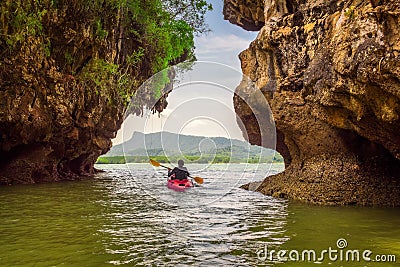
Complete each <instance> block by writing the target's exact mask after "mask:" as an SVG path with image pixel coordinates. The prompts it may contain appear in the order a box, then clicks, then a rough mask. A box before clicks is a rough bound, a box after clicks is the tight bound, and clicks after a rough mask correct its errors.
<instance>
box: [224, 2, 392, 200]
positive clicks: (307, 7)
mask: <svg viewBox="0 0 400 267" xmlns="http://www.w3.org/2000/svg"><path fill="white" fill-rule="evenodd" d="M232 2H234V4H232ZM238 2H239V1H230V0H225V6H226V10H225V12H226V14H230V15H229V16H230V17H231V18H232V17H234V15H232V14H233V13H234V12H237V11H240V10H243V9H241V8H234V9H233V8H230V7H231V6H232V5H234V6H235V7H237V6H240V5H243V6H249V5H247V4H246V1H241V2H242V3H238ZM261 7H264V22H265V26H263V27H262V29H261V30H260V32H259V35H258V37H257V39H256V40H254V41H253V42H252V43H251V44H250V47H249V48H248V49H247V50H245V51H243V52H242V53H241V54H240V59H241V62H242V70H243V73H244V74H245V75H247V76H248V77H250V79H251V80H252V81H254V82H255V83H256V85H257V86H258V88H260V90H261V91H262V92H263V93H264V95H265V97H266V98H267V99H268V101H269V104H270V106H271V109H272V112H273V115H274V118H275V122H276V128H277V150H278V152H280V153H281V154H282V155H283V156H284V158H285V165H286V170H285V171H284V172H283V173H281V174H278V175H275V176H271V177H268V178H266V179H265V180H264V182H263V183H262V185H261V186H260V187H259V188H258V190H259V191H261V192H263V193H265V194H269V195H273V196H277V197H288V198H293V199H299V200H303V201H307V202H313V203H321V204H329V205H330V204H332V205H333V204H361V205H395V206H399V205H400V132H399V129H400V119H399V115H400V2H399V1H397V0H381V1H364V0H354V1H347V0H346V1H341V0H336V1H327V0H326V1H324V0H321V1H311V0H266V1H264V3H259V7H258V8H261ZM256 9H257V8H255V7H253V10H256ZM253 13H254V11H253V12H247V13H244V14H237V15H236V17H237V18H238V21H236V22H235V21H233V20H230V21H231V22H232V21H233V22H234V23H236V24H238V25H240V26H242V25H243V23H242V21H243V19H242V17H246V18H247V20H246V21H251V20H252V18H253V16H249V15H248V14H253ZM253 24H254V26H255V25H259V22H258V21H254V22H253ZM245 28H248V27H245ZM234 102H235V109H236V112H237V114H238V115H239V117H240V118H242V121H244V122H246V123H245V127H246V129H243V130H246V131H248V136H249V137H250V138H249V139H250V140H249V141H250V142H251V143H253V144H258V142H259V131H260V129H258V128H257V127H255V125H257V122H256V121H255V119H254V116H253V115H252V114H251V111H250V112H249V109H248V108H246V104H245V103H244V102H243V101H242V100H241V99H238V98H237V97H235V99H234Z"/></svg>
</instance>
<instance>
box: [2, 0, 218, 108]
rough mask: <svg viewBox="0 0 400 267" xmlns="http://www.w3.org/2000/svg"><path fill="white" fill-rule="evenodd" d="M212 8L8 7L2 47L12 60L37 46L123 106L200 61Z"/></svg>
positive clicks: (176, 4) (41, 3) (115, 3)
mask: <svg viewBox="0 0 400 267" xmlns="http://www.w3.org/2000/svg"><path fill="white" fill-rule="evenodd" d="M211 9H212V6H211V5H210V4H208V3H207V2H206V1H203V0H185V1H174V0H149V1H142V0H72V1H62V0H32V1H24V0H12V1H11V0H6V1H1V4H0V31H1V32H0V48H1V51H3V53H10V54H12V53H14V52H15V51H18V50H21V49H24V48H25V47H29V46H30V45H31V44H32V43H39V44H40V45H41V49H42V53H43V55H44V56H45V57H50V58H52V59H54V60H55V61H56V62H57V63H58V64H57V65H58V66H59V67H60V68H61V69H62V71H63V72H64V73H67V74H69V75H71V76H72V77H74V78H75V79H76V80H77V82H78V84H79V85H80V86H82V87H83V88H85V89H87V90H90V91H91V93H95V94H97V95H99V94H100V95H103V96H105V97H107V98H108V99H109V101H110V102H112V103H114V104H118V103H119V102H122V103H124V102H126V101H127V100H129V99H130V96H131V95H132V94H133V93H134V89H135V88H137V87H138V86H139V85H140V84H141V83H142V81H143V78H145V77H150V76H151V75H152V74H154V73H156V72H159V71H161V70H162V69H164V68H166V67H168V66H169V65H171V64H176V63H178V62H181V61H183V60H187V59H194V54H193V48H194V42H193V38H194V34H201V33H204V32H206V31H207V25H206V24H205V23H204V15H205V12H206V11H207V10H211ZM71 11H72V12H73V14H72V13H71V14H68V13H69V12H71ZM71 16H72V17H73V20H72V21H68V20H71ZM60 22H62V23H63V25H62V27H60V28H58V29H56V26H55V25H56V24H57V23H60ZM74 23H79V24H80V26H78V27H77V26H76V25H73V24H74ZM78 48H80V49H78ZM82 49H83V50H82ZM111 50H112V51H113V52H111ZM110 52H111V53H110ZM164 82H165V84H167V83H168V82H169V79H168V78H167V79H165V80H164ZM165 84H164V85H165ZM160 87H161V86H160ZM154 90H156V92H153V93H151V92H149V94H150V95H152V97H153V98H154V99H156V100H157V99H158V98H160V97H161V96H162V92H161V89H160V88H155V89H154Z"/></svg>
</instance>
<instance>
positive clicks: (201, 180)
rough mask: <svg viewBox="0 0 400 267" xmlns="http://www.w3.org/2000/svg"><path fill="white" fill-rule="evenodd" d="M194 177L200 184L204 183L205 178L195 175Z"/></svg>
mask: <svg viewBox="0 0 400 267" xmlns="http://www.w3.org/2000/svg"><path fill="white" fill-rule="evenodd" d="M193 179H194V180H195V181H196V183H198V184H202V183H204V179H203V178H201V177H194V178H193Z"/></svg>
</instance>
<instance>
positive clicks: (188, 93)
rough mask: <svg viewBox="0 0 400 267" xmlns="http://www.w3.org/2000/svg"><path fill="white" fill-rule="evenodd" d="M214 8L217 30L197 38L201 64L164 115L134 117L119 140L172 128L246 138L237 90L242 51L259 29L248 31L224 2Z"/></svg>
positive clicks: (185, 77) (212, 22)
mask: <svg viewBox="0 0 400 267" xmlns="http://www.w3.org/2000/svg"><path fill="white" fill-rule="evenodd" d="M209 2H210V3H212V5H213V11H210V12H208V13H207V15H206V23H207V24H208V25H209V27H210V29H211V32H210V33H208V34H207V35H203V36H200V37H195V47H196V49H195V54H196V58H197V60H198V62H200V63H196V64H195V65H194V67H193V68H192V70H190V71H188V72H186V73H184V74H182V78H181V80H180V81H179V83H178V84H174V90H173V91H172V92H171V93H170V94H169V96H168V98H167V101H168V106H167V108H166V109H165V110H164V111H163V112H162V113H161V114H151V113H147V114H146V115H145V116H144V117H137V116H132V115H130V116H129V117H128V118H126V119H125V121H124V123H123V125H122V129H121V130H120V131H119V132H118V134H117V137H116V138H115V139H113V144H114V145H115V144H119V143H122V142H124V141H127V140H129V139H130V138H131V136H132V134H133V132H135V131H139V132H144V133H151V132H159V131H169V132H175V133H179V134H186V135H197V136H207V137H213V136H223V137H227V138H232V139H240V140H243V136H242V132H241V131H240V128H239V126H238V124H237V122H236V114H235V112H234V109H233V92H234V89H235V88H236V86H237V85H238V84H239V82H240V80H241V78H242V74H241V71H240V61H239V58H238V55H239V53H240V52H241V51H243V50H245V49H246V48H247V47H248V46H249V44H250V42H251V41H253V40H254V39H255V38H256V36H257V32H248V31H245V30H244V29H242V28H240V27H238V26H236V25H233V24H231V23H229V22H228V21H225V20H224V19H223V14H222V8H223V1H222V0H212V1H209Z"/></svg>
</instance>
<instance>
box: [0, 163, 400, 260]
mask: <svg viewBox="0 0 400 267" xmlns="http://www.w3.org/2000/svg"><path fill="white" fill-rule="evenodd" d="M99 167H101V168H102V169H104V170H106V172H105V173H102V174H99V175H98V176H97V177H96V178H94V179H89V180H84V181H76V182H60V183H54V184H40V185H26V186H12V187H1V188H0V201H1V202H0V203H1V206H0V220H1V223H0V266H187V265H195V266H379V267H380V266H388V267H389V266H400V264H399V262H400V227H399V225H400V209H398V208H365V207H321V206H313V205H307V204H302V203H298V202H288V201H286V200H277V199H274V198H271V197H267V196H264V195H261V194H259V193H255V192H249V191H245V190H241V189H238V188H237V187H238V185H239V184H241V183H244V182H246V181H247V180H248V177H246V175H244V176H243V177H242V178H241V179H240V180H238V179H237V177H239V176H240V175H241V174H242V173H243V170H242V169H243V168H242V167H243V165H241V164H236V165H231V166H230V167H229V168H225V167H226V165H223V164H221V165H213V166H211V167H209V168H207V169H203V170H202V171H201V172H199V173H198V174H197V175H200V174H201V176H202V177H204V178H205V181H206V182H205V183H204V184H203V185H202V186H201V187H195V188H191V189H189V190H188V191H186V192H183V193H179V192H174V191H171V190H169V189H167V188H166V186H165V171H163V170H159V171H156V172H155V171H154V170H153V169H151V168H149V166H148V164H130V165H129V169H127V168H126V166H125V165H101V166H99ZM188 167H190V166H188ZM249 168H250V169H248V170H246V172H247V173H251V172H252V170H251V168H252V167H251V166H250V167H249ZM197 169H199V170H201V168H197ZM282 169H283V166H282V165H281V164H273V166H272V168H271V173H276V172H279V171H281V170H282ZM246 179H247V180H246ZM339 239H344V240H345V241H346V243H347V246H346V247H344V248H343V249H341V251H342V253H344V255H345V253H346V251H348V250H358V251H360V253H362V252H363V251H364V250H370V251H371V252H372V254H371V255H370V257H371V259H375V258H374V257H375V256H376V255H384V256H387V255H394V256H395V257H396V262H385V263H383V262H374V261H370V262H367V261H365V260H363V259H360V261H345V259H343V260H342V261H340V260H336V261H332V260H330V259H329V257H328V256H327V255H325V258H324V259H323V260H322V261H316V262H314V261H308V260H305V261H297V262H293V261H287V260H288V259H280V258H279V257H277V255H276V252H274V253H272V254H271V251H272V250H275V251H279V250H286V251H287V253H289V252H290V253H292V254H291V255H292V256H293V255H296V254H295V252H294V251H299V253H300V254H301V252H302V251H304V250H314V251H316V253H317V255H318V257H319V256H320V254H319V252H320V251H322V250H324V249H329V248H330V247H331V249H336V250H338V255H339V253H340V249H338V244H337V241H338V240H339ZM344 240H342V241H344ZM342 244H343V243H340V244H339V245H342ZM266 251H267V253H269V254H268V255H267V253H265V252H266ZM266 255H267V256H268V257H266ZM271 255H272V256H271ZM300 260H301V259H300ZM392 260H393V259H392Z"/></svg>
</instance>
